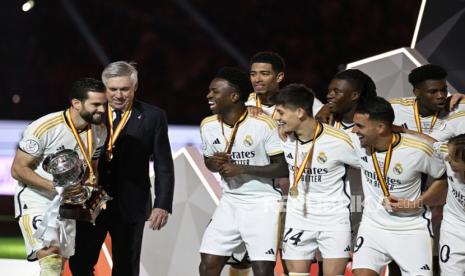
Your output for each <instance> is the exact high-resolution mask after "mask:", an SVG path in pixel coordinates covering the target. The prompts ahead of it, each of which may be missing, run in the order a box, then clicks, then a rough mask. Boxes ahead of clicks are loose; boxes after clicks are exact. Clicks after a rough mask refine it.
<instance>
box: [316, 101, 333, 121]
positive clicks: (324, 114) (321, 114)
mask: <svg viewBox="0 0 465 276" xmlns="http://www.w3.org/2000/svg"><path fill="white" fill-rule="evenodd" d="M315 119H316V120H318V121H319V122H321V123H324V124H329V121H330V119H331V108H329V106H328V105H327V104H325V105H323V107H321V109H320V111H318V113H317V114H315Z"/></svg>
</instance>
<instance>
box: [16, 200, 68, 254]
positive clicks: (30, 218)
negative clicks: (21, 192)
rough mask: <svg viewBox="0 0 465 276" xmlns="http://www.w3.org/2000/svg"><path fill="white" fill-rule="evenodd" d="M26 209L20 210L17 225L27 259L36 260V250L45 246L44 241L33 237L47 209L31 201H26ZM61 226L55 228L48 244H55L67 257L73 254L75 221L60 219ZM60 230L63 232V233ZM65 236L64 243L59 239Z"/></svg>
mask: <svg viewBox="0 0 465 276" xmlns="http://www.w3.org/2000/svg"><path fill="white" fill-rule="evenodd" d="M25 204H26V205H27V209H23V210H22V215H21V216H20V217H19V220H18V222H19V227H20V228H21V233H22V234H23V238H24V243H25V246H26V253H27V260H28V261H36V260H37V255H36V254H37V251H39V250H41V249H43V248H45V247H46V245H45V244H44V242H43V241H42V240H40V239H37V238H35V237H33V235H34V233H35V231H36V230H37V228H38V226H39V224H40V223H41V222H42V219H43V215H44V213H45V211H46V210H47V206H44V205H42V204H41V205H39V206H35V205H34V204H33V203H31V202H26V203H25ZM61 225H62V226H61V227H58V228H57V231H56V233H54V237H52V241H51V243H50V246H56V247H58V248H59V249H60V255H61V256H63V257H65V258H68V257H70V256H72V255H73V254H74V240H75V236H76V222H75V221H74V220H69V219H65V220H62V221H61ZM62 232H65V234H63V233H62ZM63 237H66V239H67V242H66V244H64V243H63V242H60V239H62V238H63Z"/></svg>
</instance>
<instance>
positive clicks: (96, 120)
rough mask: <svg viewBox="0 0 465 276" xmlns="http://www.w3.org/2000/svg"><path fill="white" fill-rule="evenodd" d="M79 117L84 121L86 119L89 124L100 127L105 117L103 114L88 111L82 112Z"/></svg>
mask: <svg viewBox="0 0 465 276" xmlns="http://www.w3.org/2000/svg"><path fill="white" fill-rule="evenodd" d="M79 115H80V116H81V118H82V119H84V121H86V122H87V123H89V124H95V125H98V124H100V123H102V118H103V116H102V114H101V113H90V112H88V111H85V110H82V111H81V112H79ZM97 115H98V116H97Z"/></svg>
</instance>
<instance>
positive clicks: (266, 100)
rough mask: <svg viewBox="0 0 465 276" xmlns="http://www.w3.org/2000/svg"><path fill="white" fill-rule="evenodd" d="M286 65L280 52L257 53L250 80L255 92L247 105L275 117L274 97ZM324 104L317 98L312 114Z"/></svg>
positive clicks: (252, 62)
mask: <svg viewBox="0 0 465 276" xmlns="http://www.w3.org/2000/svg"><path fill="white" fill-rule="evenodd" d="M285 67H286V65H285V63H284V59H283V58H282V57H281V56H280V55H279V54H278V53H275V52H271V51H264V52H258V53H256V54H255V55H254V56H253V57H252V58H251V59H250V82H251V83H252V86H253V90H254V92H252V93H250V95H249V98H248V100H247V102H246V103H245V105H247V106H252V107H256V108H258V109H260V110H261V111H262V112H263V113H265V114H266V115H268V116H271V117H272V118H275V116H276V112H275V104H274V103H273V100H272V98H273V96H274V95H275V94H276V93H277V92H278V90H279V84H280V83H281V82H282V81H283V80H284V76H285V73H284V72H285V69H286V68H285ZM322 106H323V104H322V103H321V102H320V101H319V100H318V99H317V98H315V100H314V101H313V106H312V112H313V113H312V114H313V115H315V114H317V113H318V111H319V110H320V109H321V107H322ZM249 111H250V109H249Z"/></svg>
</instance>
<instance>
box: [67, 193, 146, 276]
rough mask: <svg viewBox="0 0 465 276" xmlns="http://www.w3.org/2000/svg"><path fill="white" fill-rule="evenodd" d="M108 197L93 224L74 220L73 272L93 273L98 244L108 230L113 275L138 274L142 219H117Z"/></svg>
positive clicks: (75, 274) (76, 274)
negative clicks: (105, 206) (138, 220)
mask: <svg viewBox="0 0 465 276" xmlns="http://www.w3.org/2000/svg"><path fill="white" fill-rule="evenodd" d="M115 204H116V202H114V201H110V202H108V204H107V209H106V210H102V212H101V213H100V215H99V216H98V217H97V220H96V222H95V226H94V225H92V224H91V223H89V222H82V221H78V222H77V223H76V226H77V229H76V230H77V231H76V247H75V254H74V256H72V257H71V258H70V260H69V266H70V269H71V272H72V274H73V276H91V275H94V266H95V264H96V263H97V261H98V257H99V253H100V248H101V247H102V243H103V241H104V240H105V237H106V235H107V232H108V233H110V236H111V245H112V259H113V269H112V276H123V275H124V276H131V275H133V276H139V264H140V251H141V246H142V235H143V231H144V225H145V221H141V222H136V223H128V222H123V221H121V219H120V217H121V216H120V215H119V212H118V211H117V210H116V209H117V208H115V207H116V206H115Z"/></svg>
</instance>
